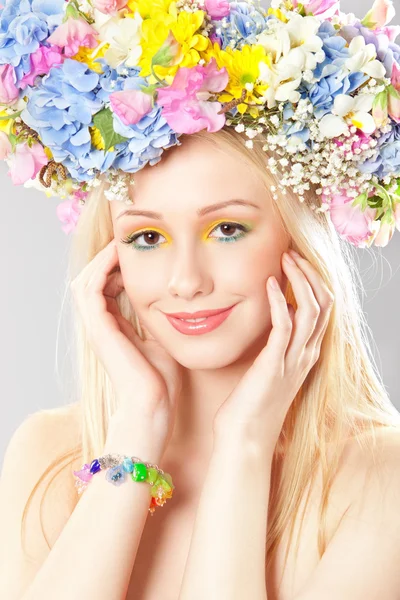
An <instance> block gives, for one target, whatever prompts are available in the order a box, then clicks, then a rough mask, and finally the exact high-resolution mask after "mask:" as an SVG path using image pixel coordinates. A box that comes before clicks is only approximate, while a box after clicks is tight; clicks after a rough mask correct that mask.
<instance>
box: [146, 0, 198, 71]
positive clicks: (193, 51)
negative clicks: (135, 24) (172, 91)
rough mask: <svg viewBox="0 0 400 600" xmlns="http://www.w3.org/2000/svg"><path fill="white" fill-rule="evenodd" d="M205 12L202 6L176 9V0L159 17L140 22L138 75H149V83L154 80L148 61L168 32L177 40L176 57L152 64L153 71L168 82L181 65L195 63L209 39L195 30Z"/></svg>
mask: <svg viewBox="0 0 400 600" xmlns="http://www.w3.org/2000/svg"><path fill="white" fill-rule="evenodd" d="M204 16H205V13H204V11H202V10H197V11H196V12H192V13H189V12H186V11H180V12H178V10H177V8H176V3H175V2H172V3H171V4H170V6H169V10H168V13H166V14H164V15H163V18H162V19H159V18H151V19H146V20H145V21H143V24H142V42H141V46H142V50H143V52H142V55H141V57H140V60H139V66H140V67H141V71H140V76H141V77H147V76H149V82H150V83H156V81H157V79H156V78H155V77H154V76H153V75H152V71H151V62H152V58H153V56H154V55H155V54H156V52H157V51H158V50H159V49H160V48H161V46H162V45H163V44H164V42H165V41H166V39H167V37H168V35H169V33H170V32H171V33H172V35H173V36H174V38H175V39H176V41H177V42H178V46H179V51H178V52H177V58H176V60H174V61H173V64H171V65H170V66H161V65H154V72H155V74H156V75H157V77H158V78H159V79H165V81H166V82H167V83H171V81H172V79H173V77H174V76H175V74H176V72H177V70H178V69H179V68H180V67H194V66H196V65H197V64H198V62H199V60H200V58H201V56H200V53H201V52H203V51H204V50H206V49H207V48H208V47H209V40H208V38H206V37H205V36H203V35H201V34H199V33H197V32H198V30H199V29H200V28H201V26H202V25H203V22H204Z"/></svg>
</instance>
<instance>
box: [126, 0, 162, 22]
mask: <svg viewBox="0 0 400 600" xmlns="http://www.w3.org/2000/svg"><path fill="white" fill-rule="evenodd" d="M172 1H173V0H129V2H128V4H127V7H128V8H129V9H130V10H131V11H132V14H131V15H130V14H127V15H126V16H127V17H131V16H133V13H135V12H138V13H139V14H140V16H141V17H142V19H158V20H162V19H163V17H164V16H165V15H166V14H168V11H169V7H170V5H171V4H172Z"/></svg>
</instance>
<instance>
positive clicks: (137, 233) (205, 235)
mask: <svg viewBox="0 0 400 600" xmlns="http://www.w3.org/2000/svg"><path fill="white" fill-rule="evenodd" d="M221 223H233V224H235V223H238V224H241V225H244V226H245V227H247V229H248V230H251V229H253V225H252V224H251V223H247V222H240V223H239V222H238V221H236V220H234V219H233V220H229V219H218V220H216V221H213V222H212V223H211V224H209V225H208V226H207V228H206V229H205V231H204V233H203V234H202V236H201V239H202V241H204V242H209V241H213V238H209V237H208V236H209V234H210V233H211V231H212V230H213V229H215V228H216V227H217V226H218V225H221ZM148 231H151V232H155V233H160V234H161V235H162V236H164V237H165V239H166V240H167V241H166V242H161V244H160V245H163V246H164V245H165V244H167V243H171V242H172V238H171V236H169V235H168V234H167V233H165V232H164V231H162V230H161V229H158V228H157V227H149V228H144V229H139V230H138V231H134V232H133V233H132V234H130V235H131V237H134V236H140V235H142V234H145V233H147V232H148Z"/></svg>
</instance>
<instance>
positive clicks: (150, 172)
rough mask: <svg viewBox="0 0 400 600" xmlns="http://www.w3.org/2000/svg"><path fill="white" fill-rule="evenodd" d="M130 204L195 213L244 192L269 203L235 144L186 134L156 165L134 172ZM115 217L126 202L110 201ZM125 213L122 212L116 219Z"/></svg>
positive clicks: (165, 212)
mask: <svg viewBox="0 0 400 600" xmlns="http://www.w3.org/2000/svg"><path fill="white" fill-rule="evenodd" d="M133 177H134V182H135V183H134V185H132V186H130V196H131V198H132V200H133V202H134V204H133V205H132V207H135V208H137V209H144V210H146V209H147V210H153V211H156V212H160V213H162V214H163V215H165V216H167V215H168V214H175V215H176V214H177V213H179V214H182V213H183V212H184V213H190V214H192V213H193V214H196V212H197V211H198V209H200V208H201V207H203V206H205V205H209V204H213V203H216V202H221V201H224V200H228V199H230V198H243V199H245V200H249V201H255V202H256V203H257V204H258V205H260V206H261V207H265V208H267V205H268V197H269V194H268V192H267V190H266V186H265V183H264V182H263V180H262V179H261V177H260V176H259V174H257V171H256V168H255V166H254V165H253V164H252V163H251V162H250V161H248V160H245V159H244V157H243V155H242V154H241V153H239V152H238V151H236V150H235V149H233V148H231V147H228V146H226V145H225V144H224V145H223V146H215V145H214V144H213V143H212V142H210V141H209V140H204V139H195V140H188V139H187V138H186V139H185V142H184V144H182V145H181V146H174V147H172V148H169V149H168V150H167V151H166V152H164V153H163V154H162V156H161V160H160V161H159V162H158V163H157V164H156V165H154V166H149V165H146V167H145V168H144V169H141V170H140V171H138V172H137V173H135V174H134V175H133ZM110 204H111V211H112V216H113V220H115V219H117V218H118V216H119V215H120V214H121V213H122V212H123V211H124V210H126V208H127V205H126V204H123V203H121V202H118V201H112V202H111V203H110ZM124 219H125V218H124V217H122V218H121V220H120V221H123V220H124Z"/></svg>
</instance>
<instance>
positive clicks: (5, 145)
mask: <svg viewBox="0 0 400 600" xmlns="http://www.w3.org/2000/svg"><path fill="white" fill-rule="evenodd" d="M11 150H12V146H11V142H10V140H9V139H8V135H7V134H6V133H4V131H0V160H4V159H5V158H8V155H9V154H10V152H11Z"/></svg>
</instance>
